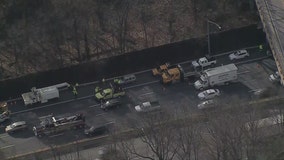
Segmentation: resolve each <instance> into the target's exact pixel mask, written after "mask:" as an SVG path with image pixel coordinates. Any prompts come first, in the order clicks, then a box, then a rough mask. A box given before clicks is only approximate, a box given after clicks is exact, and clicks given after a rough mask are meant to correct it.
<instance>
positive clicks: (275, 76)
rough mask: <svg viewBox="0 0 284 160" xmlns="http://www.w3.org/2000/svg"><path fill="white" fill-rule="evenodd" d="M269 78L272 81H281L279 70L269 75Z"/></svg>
mask: <svg viewBox="0 0 284 160" xmlns="http://www.w3.org/2000/svg"><path fill="white" fill-rule="evenodd" d="M269 80H270V81H271V82H279V81H280V75H279V72H278V71H276V72H275V73H273V74H271V75H269Z"/></svg>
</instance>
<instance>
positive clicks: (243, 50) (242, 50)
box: [237, 49, 248, 53]
mask: <svg viewBox="0 0 284 160" xmlns="http://www.w3.org/2000/svg"><path fill="white" fill-rule="evenodd" d="M237 52H241V53H244V52H248V51H247V50H245V49H241V50H238V51H237Z"/></svg>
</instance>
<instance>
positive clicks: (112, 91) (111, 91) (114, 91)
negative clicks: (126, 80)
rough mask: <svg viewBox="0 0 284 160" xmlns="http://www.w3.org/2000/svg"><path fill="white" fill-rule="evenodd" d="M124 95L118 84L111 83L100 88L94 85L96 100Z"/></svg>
mask: <svg viewBox="0 0 284 160" xmlns="http://www.w3.org/2000/svg"><path fill="white" fill-rule="evenodd" d="M124 95H125V91H124V90H123V88H122V87H121V86H120V85H118V84H111V83H110V87H109V88H106V89H101V88H99V87H96V89H95V98H96V99H97V100H98V101H103V100H108V99H112V98H117V97H121V96H124Z"/></svg>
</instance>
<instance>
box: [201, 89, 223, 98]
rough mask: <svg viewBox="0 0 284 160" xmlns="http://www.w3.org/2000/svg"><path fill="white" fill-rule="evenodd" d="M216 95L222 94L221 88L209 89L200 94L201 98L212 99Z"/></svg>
mask: <svg viewBox="0 0 284 160" xmlns="http://www.w3.org/2000/svg"><path fill="white" fill-rule="evenodd" d="M216 96H220V91H219V89H207V90H205V91H203V92H200V93H199V94H198V98H199V99H201V100H206V99H212V98H214V97H216Z"/></svg>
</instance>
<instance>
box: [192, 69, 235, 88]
mask: <svg viewBox="0 0 284 160" xmlns="http://www.w3.org/2000/svg"><path fill="white" fill-rule="evenodd" d="M237 71H238V68H237V66H236V65H235V64H228V65H224V66H219V67H216V68H210V69H207V70H205V71H204V72H202V73H201V76H200V79H199V80H197V81H196V82H195V83H194V87H195V88H196V89H198V90H203V89H204V88H207V87H213V86H216V85H223V84H228V83H230V82H234V81H236V80H237V78H238V76H237V74H238V73H237Z"/></svg>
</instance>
